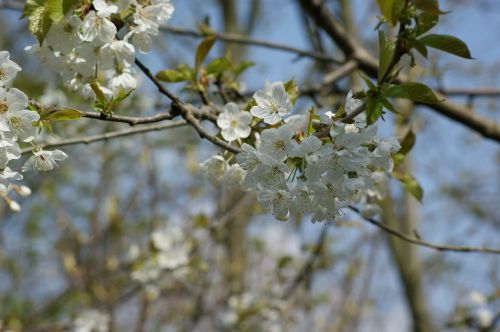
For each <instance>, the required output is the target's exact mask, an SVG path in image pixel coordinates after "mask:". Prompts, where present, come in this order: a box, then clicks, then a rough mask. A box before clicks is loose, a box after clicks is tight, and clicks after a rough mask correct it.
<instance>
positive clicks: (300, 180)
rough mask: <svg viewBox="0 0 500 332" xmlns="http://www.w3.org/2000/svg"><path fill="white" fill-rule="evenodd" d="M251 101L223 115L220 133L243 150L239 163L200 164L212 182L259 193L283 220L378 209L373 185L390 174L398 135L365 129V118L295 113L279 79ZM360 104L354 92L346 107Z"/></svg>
mask: <svg viewBox="0 0 500 332" xmlns="http://www.w3.org/2000/svg"><path fill="white" fill-rule="evenodd" d="M254 100H255V104H256V106H253V107H252V108H251V109H250V112H246V111H244V110H239V108H238V106H237V105H236V104H233V103H231V104H228V105H226V107H225V109H224V111H223V112H222V113H221V114H220V115H219V119H218V121H217V124H218V125H219V127H220V129H221V135H222V137H223V138H224V139H226V140H228V141H235V142H238V144H239V145H240V147H241V149H242V152H241V153H239V154H238V155H237V156H236V159H235V160H232V158H224V157H223V156H221V155H216V156H213V157H211V158H210V159H208V160H206V161H205V162H204V163H203V164H202V167H203V169H205V170H206V172H207V174H208V175H209V177H210V178H211V179H212V180H214V181H215V182H220V183H222V184H224V185H227V186H238V185H239V186H241V187H242V188H244V189H248V190H253V191H255V192H256V193H257V197H258V201H259V202H260V204H261V205H262V206H263V207H265V208H268V209H270V210H271V211H272V213H273V215H274V216H275V217H276V219H278V220H287V219H288V217H289V214H290V213H297V214H304V213H310V214H311V215H312V219H311V220H312V221H313V222H314V221H331V220H334V219H335V217H337V216H338V215H339V213H340V211H341V210H342V209H343V208H346V207H348V206H349V205H351V204H355V203H359V202H362V203H365V204H364V205H363V206H364V207H363V214H364V215H370V216H371V215H373V214H375V213H376V212H377V207H376V205H374V204H372V202H374V201H375V199H376V198H377V197H376V196H377V195H378V193H377V191H376V189H375V186H376V184H377V183H380V182H382V181H383V180H384V178H385V177H386V176H385V175H386V174H389V173H390V172H391V171H392V169H393V166H394V162H393V160H392V155H393V154H394V153H396V152H397V151H398V150H399V149H400V144H399V142H398V140H396V139H395V138H393V137H390V138H384V139H379V138H376V137H375V134H376V132H377V128H376V126H367V124H366V122H365V121H364V118H363V115H359V116H357V117H356V118H355V119H354V120H353V121H352V123H344V122H342V121H341V119H340V117H339V116H338V115H336V114H335V113H333V112H325V113H323V114H321V115H316V114H315V113H314V109H311V110H310V111H309V113H308V114H299V115H292V116H290V113H291V112H292V102H291V99H290V96H289V94H288V93H287V92H286V90H285V87H284V84H283V83H281V82H275V83H272V84H269V83H268V84H266V87H265V88H264V89H263V90H260V91H257V92H256V93H255V94H254ZM360 103H361V101H360V100H357V99H354V98H353V96H352V92H349V94H348V95H347V99H346V102H345V105H344V110H345V112H346V113H347V114H350V113H351V112H353V111H354V110H355V109H356V108H357V107H359V105H360ZM250 114H251V115H253V116H254V117H255V118H254V119H253V120H252V118H251V115H250ZM287 116H288V117H287ZM250 122H252V123H253V124H254V126H253V127H254V135H250V132H251V128H250V126H249V124H250ZM315 128H318V129H315ZM241 139H246V140H245V142H243V141H242V140H241Z"/></svg>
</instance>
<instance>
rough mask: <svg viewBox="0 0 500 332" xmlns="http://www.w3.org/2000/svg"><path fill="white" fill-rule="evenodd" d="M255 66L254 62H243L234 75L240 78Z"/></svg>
mask: <svg viewBox="0 0 500 332" xmlns="http://www.w3.org/2000/svg"><path fill="white" fill-rule="evenodd" d="M253 66H255V63H254V62H252V61H249V60H243V61H241V62H240V63H239V64H238V66H236V68H235V69H234V74H235V75H236V76H240V75H241V74H242V73H243V72H244V71H245V70H247V69H248V68H252V67H253Z"/></svg>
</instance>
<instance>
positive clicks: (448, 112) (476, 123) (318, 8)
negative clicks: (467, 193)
mask: <svg viewBox="0 0 500 332" xmlns="http://www.w3.org/2000/svg"><path fill="white" fill-rule="evenodd" d="M298 1H299V3H300V5H301V6H302V8H303V9H304V10H305V11H306V12H307V13H308V14H309V15H310V16H311V17H312V18H314V20H315V22H316V24H318V26H320V27H321V28H322V29H323V30H325V32H326V33H327V34H328V35H329V36H330V37H331V38H332V40H333V41H334V42H335V43H336V44H337V45H338V46H339V47H340V48H341V49H342V51H343V52H344V53H345V55H346V58H349V59H354V60H356V61H357V62H358V64H359V68H360V69H361V70H362V71H364V72H365V73H367V74H368V75H369V76H371V77H377V73H378V60H377V59H376V58H375V57H373V56H372V55H371V54H370V53H369V52H368V51H367V50H366V49H365V48H364V47H363V46H361V45H360V44H359V43H358V42H357V41H356V40H355V39H354V38H352V36H350V35H349V34H348V33H347V31H346V30H345V29H344V28H343V27H342V25H341V24H340V23H339V22H337V20H336V19H335V18H334V17H333V16H332V15H331V13H330V12H329V11H328V10H327V8H326V7H325V6H324V5H323V2H322V1H317V0H298ZM404 81H406V77H405V76H404V75H402V74H400V75H399V76H398V77H396V78H395V79H394V82H395V83H401V82H404ZM436 95H437V97H438V99H444V98H445V96H443V95H442V94H440V93H436ZM425 105H426V106H427V107H429V108H431V109H433V110H434V111H436V112H438V113H439V114H441V115H443V116H445V117H447V118H449V119H451V120H454V121H456V122H459V123H461V124H463V125H465V126H466V127H469V128H471V129H473V130H475V131H476V132H478V133H479V134H481V135H482V136H484V137H486V138H489V139H492V140H495V141H497V142H500V125H499V124H498V123H496V122H495V121H493V120H490V119H487V118H484V117H482V116H480V115H478V114H476V113H473V112H471V111H470V109H469V108H467V107H464V106H461V105H457V104H455V103H453V102H451V101H447V100H445V101H442V102H439V103H435V104H425Z"/></svg>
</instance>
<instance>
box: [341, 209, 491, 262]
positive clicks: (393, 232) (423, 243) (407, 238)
mask: <svg viewBox="0 0 500 332" xmlns="http://www.w3.org/2000/svg"><path fill="white" fill-rule="evenodd" d="M349 209H351V210H352V211H354V212H356V213H357V214H359V215H360V216H361V218H362V219H363V220H364V221H366V222H369V223H370V224H372V225H374V226H376V227H378V228H380V229H382V230H384V231H385V232H387V233H388V234H390V235H392V236H395V237H397V238H399V239H401V240H403V241H406V242H409V243H413V244H415V245H419V246H422V247H427V248H431V249H435V250H438V251H455V252H463V253H468V252H476V253H477V252H481V253H488V254H500V249H497V248H489V247H466V246H454V245H446V244H436V243H432V242H427V241H424V240H422V239H417V238H414V237H411V236H408V235H405V234H403V233H400V232H399V231H397V230H395V229H393V228H391V227H389V226H386V225H384V224H383V223H381V222H380V221H377V220H375V219H373V218H365V217H363V216H362V215H361V211H360V210H359V209H358V208H357V207H354V206H349Z"/></svg>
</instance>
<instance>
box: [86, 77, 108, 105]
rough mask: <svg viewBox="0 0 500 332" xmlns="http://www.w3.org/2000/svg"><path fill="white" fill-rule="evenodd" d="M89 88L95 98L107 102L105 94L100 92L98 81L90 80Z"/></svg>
mask: <svg viewBox="0 0 500 332" xmlns="http://www.w3.org/2000/svg"><path fill="white" fill-rule="evenodd" d="M90 88H91V89H92V91H94V93H95V95H96V97H97V99H98V100H99V101H100V102H101V103H107V102H108V99H107V98H106V95H104V92H102V90H101V87H100V86H99V83H97V82H96V81H93V82H91V83H90Z"/></svg>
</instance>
